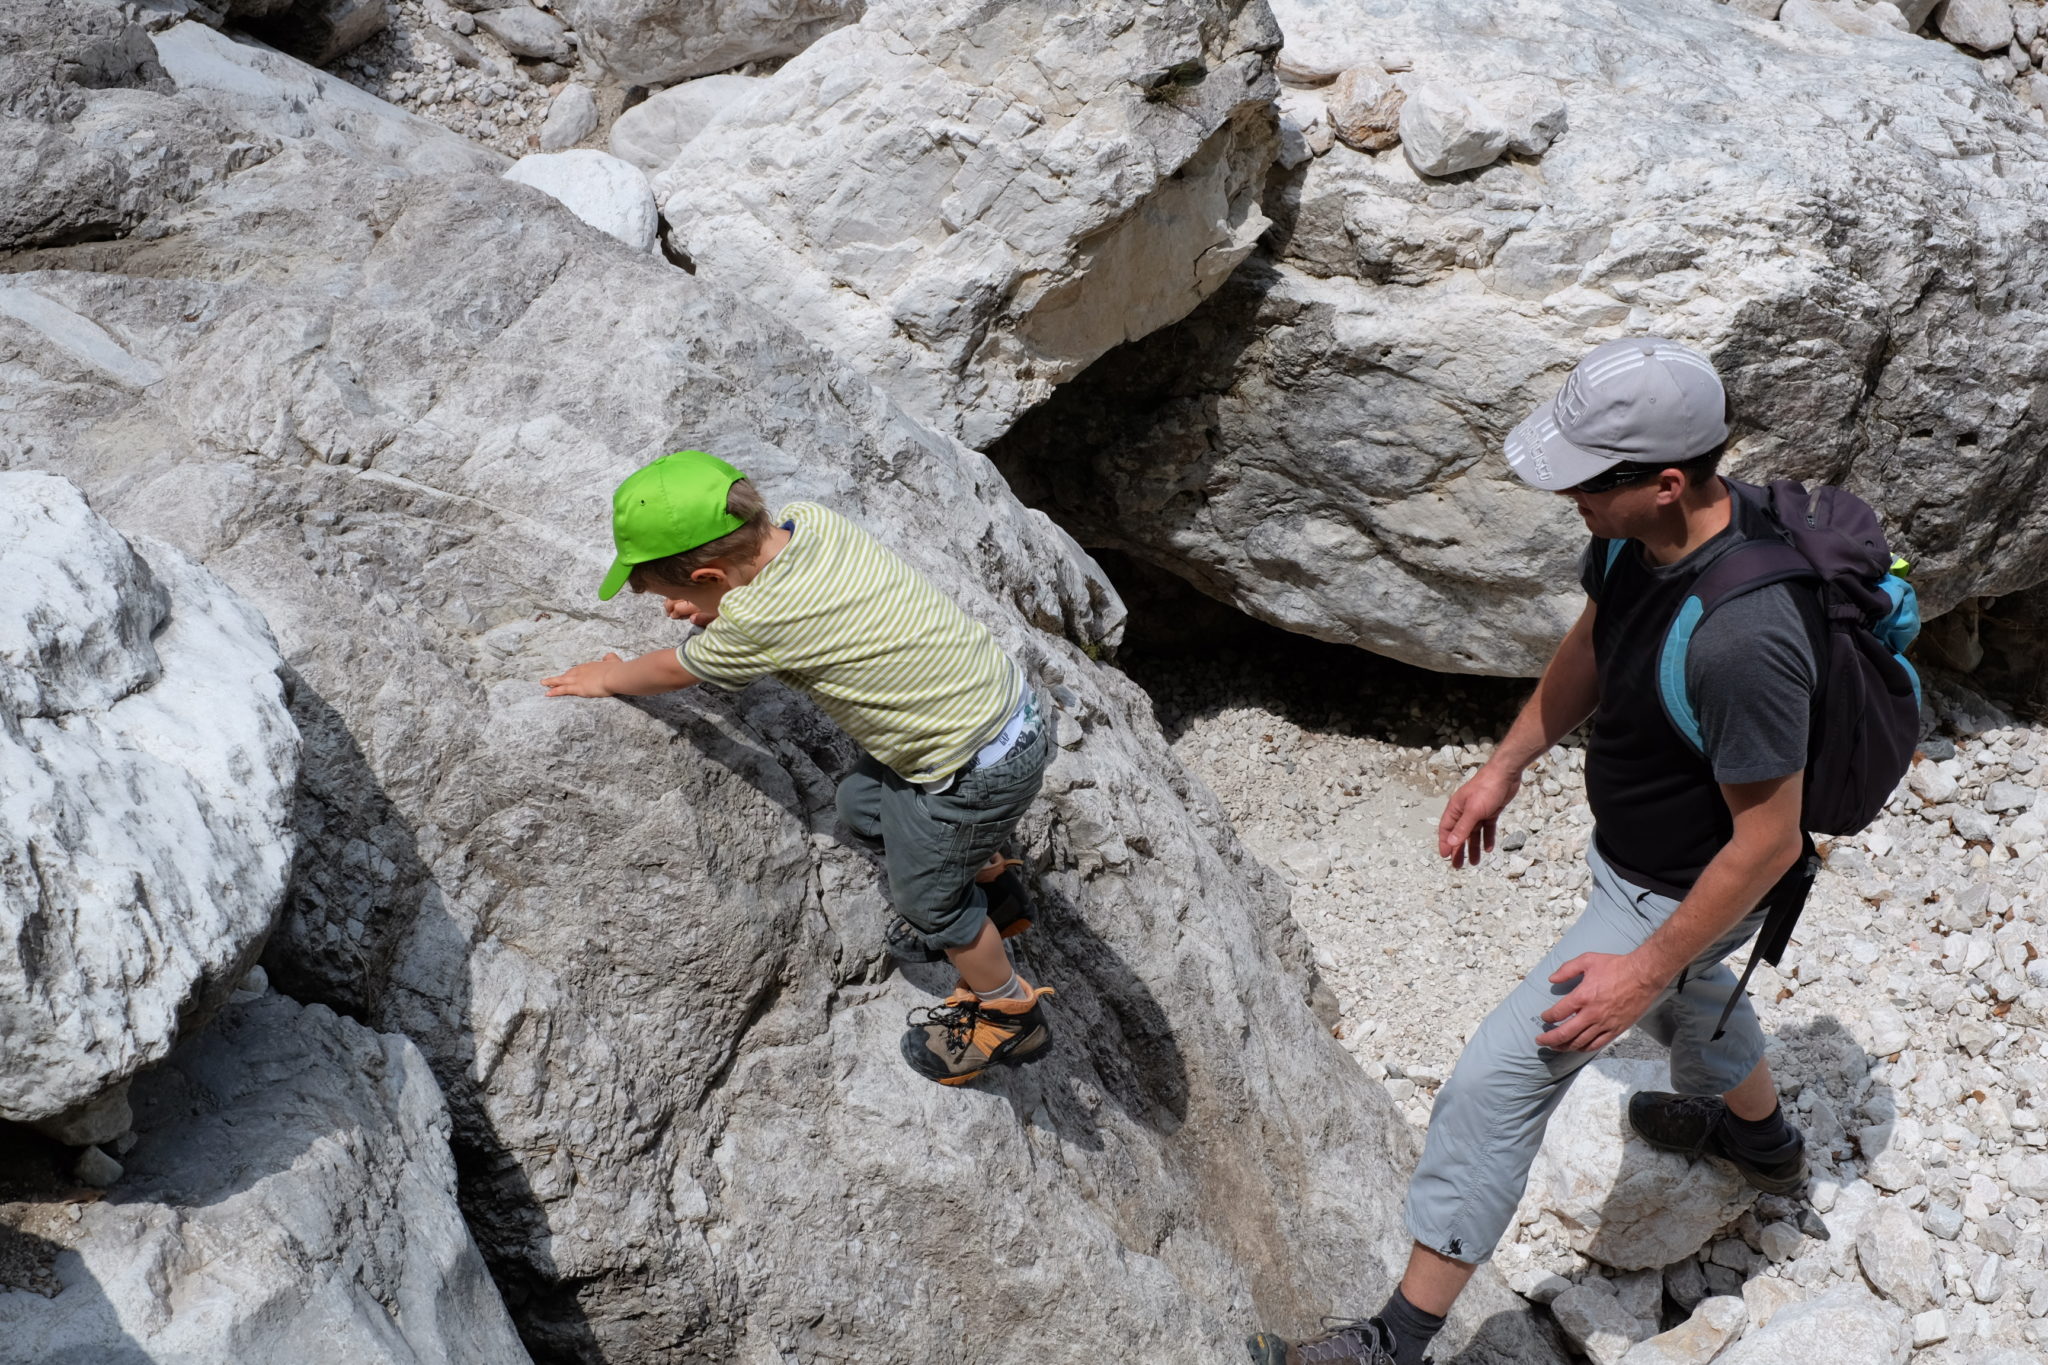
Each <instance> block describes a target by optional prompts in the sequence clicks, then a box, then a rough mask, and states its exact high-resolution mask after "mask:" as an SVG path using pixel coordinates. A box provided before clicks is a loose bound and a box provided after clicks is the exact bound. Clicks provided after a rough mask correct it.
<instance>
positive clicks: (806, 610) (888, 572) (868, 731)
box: [676, 502, 1024, 782]
mask: <svg viewBox="0 0 2048 1365" xmlns="http://www.w3.org/2000/svg"><path fill="white" fill-rule="evenodd" d="M777 521H778V522H791V523H794V525H795V530H794V531H793V533H792V534H791V536H790V540H789V544H787V545H785V546H784V547H783V548H782V552H781V553H780V554H778V555H776V556H775V558H773V559H771V560H769V561H768V562H767V563H766V564H765V565H763V566H762V568H761V572H760V573H758V574H756V575H755V577H754V581H753V582H751V583H748V584H747V585H746V586H744V587H739V588H734V589H733V590H732V591H730V592H728V593H727V594H726V595H725V598H724V600H723V601H721V602H720V603H719V606H718V619H717V620H715V621H713V622H712V623H711V624H710V625H709V626H707V627H705V629H704V632H703V634H701V635H697V636H693V637H692V638H690V639H689V640H686V641H684V642H683V645H682V647H681V648H680V649H678V650H677V651H676V652H677V654H678V656H679V657H680V658H681V660H682V664H683V667H684V668H687V669H689V670H690V672H692V673H694V674H696V675H697V676H698V677H700V678H702V679H704V680H705V681H706V682H714V683H717V684H719V685H720V686H721V687H735V688H736V687H745V686H746V685H747V684H748V683H750V682H753V681H754V680H755V679H756V678H768V677H772V678H776V679H778V680H780V681H781V682H783V683H785V684H787V685H789V686H791V687H794V688H797V689H799V690H801V691H803V692H806V693H809V694H810V696H811V697H813V698H814V699H815V700H816V701H817V703H818V705H819V706H820V707H821V708H823V710H824V712H825V714H826V715H828V716H830V717H832V719H833V720H834V721H836V722H838V724H839V727H840V728H841V729H843V730H845V731H846V733H847V734H849V735H851V736H852V737H853V738H854V740H855V741H856V742H857V743H859V744H860V746H861V747H862V748H864V749H866V750H867V751H868V752H869V753H871V754H873V755H874V756H875V757H876V758H877V759H879V760H880V761H881V762H883V763H886V764H888V765H889V766H890V767H891V768H894V769H895V770H896V771H897V772H898V773H899V774H901V775H902V776H903V777H904V778H906V779H908V780H910V781H912V782H934V781H937V780H939V779H941V778H944V777H946V776H947V775H948V774H950V773H952V772H953V771H954V770H955V769H957V768H958V767H959V766H960V765H961V764H963V763H965V762H966V761H967V760H968V759H969V758H970V757H972V756H973V754H974V752H975V751H976V750H978V749H980V748H981V747H982V746H983V745H984V744H986V743H988V742H989V741H990V740H991V739H993V738H995V736H996V735H997V734H998V733H999V732H1000V731H1001V730H1002V728H1003V724H1004V722H1006V721H1008V720H1009V718H1010V714H1011V713H1012V712H1013V711H1015V710H1016V709H1017V705H1018V703H1019V702H1020V701H1021V700H1022V699H1023V694H1024V676H1023V674H1022V673H1021V672H1020V671H1019V670H1018V668H1017V666H1016V665H1015V664H1014V663H1012V662H1010V659H1009V656H1008V655H1006V654H1004V653H1003V651H1002V648H1001V646H999V645H997V644H996V641H995V637H994V636H993V635H991V634H989V631H988V627H986V626H984V625H982V624H981V623H980V622H978V621H975V620H973V619H972V618H971V617H969V616H968V615H967V613H966V612H964V611H962V610H960V608H959V607H958V606H956V605H955V604H954V603H953V601H952V599H951V598H949V597H947V596H946V595H945V594H944V593H942V592H940V591H939V590H938V589H937V588H935V587H933V586H932V585H931V583H930V581H928V580H927V579H926V578H925V577H924V575H923V574H920V573H919V572H918V571H917V570H915V569H913V568H911V567H910V566H909V565H908V564H906V563H904V562H903V561H902V560H901V559H899V558H897V556H896V555H895V554H894V553H892V552H891V551H890V550H889V549H888V548H887V547H886V546H884V545H882V544H881V543H880V542H879V541H877V540H876V539H875V538H874V537H873V536H870V535H869V534H868V533H867V532H865V531H863V530H861V529H860V528H859V527H858V526H855V525H854V524H853V523H852V522H850V521H848V520H847V519H846V518H844V517H842V516H840V515H838V514H837V513H835V512H831V511H828V510H827V509H825V508H823V507H820V506H819V505H818V504H816V503H812V502H798V503H791V504H790V505H789V506H788V507H785V508H783V509H782V511H781V513H780V514H779V516H778V517H777Z"/></svg>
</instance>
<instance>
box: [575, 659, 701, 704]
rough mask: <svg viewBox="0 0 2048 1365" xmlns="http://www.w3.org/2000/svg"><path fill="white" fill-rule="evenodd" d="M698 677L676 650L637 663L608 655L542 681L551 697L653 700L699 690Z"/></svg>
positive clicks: (637, 660)
mask: <svg viewBox="0 0 2048 1365" xmlns="http://www.w3.org/2000/svg"><path fill="white" fill-rule="evenodd" d="M698 681H699V679H698V677H697V675H696V674H694V673H692V672H690V670H689V669H687V668H684V667H683V661H682V660H681V659H680V658H678V657H677V655H676V651H675V650H673V649H657V650H652V651H650V652H648V653H646V654H642V655H641V656H640V657H639V658H637V659H621V658H620V657H619V656H618V655H616V654H607V655H605V656H604V657H603V658H602V659H599V660H597V661H596V662H594V663H587V664H577V665H576V666H575V667H574V668H571V669H568V670H567V671H565V672H562V673H558V674H556V675H555V676H554V677H552V678H543V679H541V685H542V686H544V687H546V688H547V690H548V693H547V694H548V695H549V696H550V697H651V696H653V695H655V694H656V693H658V692H674V691H676V690H677V689H678V688H683V687H692V686H695V685H696V683H697V682H698Z"/></svg>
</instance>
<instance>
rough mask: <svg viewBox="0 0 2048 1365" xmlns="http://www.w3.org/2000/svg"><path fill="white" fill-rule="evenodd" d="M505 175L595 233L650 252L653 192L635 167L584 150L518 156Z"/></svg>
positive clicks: (654, 222) (654, 221)
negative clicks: (536, 193)
mask: <svg viewBox="0 0 2048 1365" xmlns="http://www.w3.org/2000/svg"><path fill="white" fill-rule="evenodd" d="M505 178H506V179H507V180H510V181H513V182H515V183H517V184H521V185H526V186H529V187H531V188H533V189H536V190H539V191H540V192H541V193H542V194H545V195H547V196H548V197H549V198H550V199H553V200H555V201H556V202H557V203H559V204H561V205H562V206H563V207H565V208H567V209H568V210H569V212H571V213H573V214H575V215H576V216H577V217H578V218H580V219H582V220H583V221H584V222H586V223H588V224H590V226H592V227H594V228H596V229H597V230H598V231H599V232H602V233H605V234H606V235H608V236H611V237H616V238H617V239H618V240H619V241H622V242H624V243H625V244H626V245H627V246H629V247H631V248H633V249H634V250H635V251H652V250H653V249H654V242H655V232H656V230H657V228H658V227H659V226H660V223H659V220H658V219H657V218H656V217H655V215H654V195H653V194H652V193H651V192H649V190H648V188H647V176H646V173H645V172H643V171H642V170H641V169H640V168H639V167H638V166H635V165H633V164H632V163H631V162H629V161H621V160H619V158H617V157H615V156H611V155H608V154H607V153H604V152H596V151H591V150H589V149H588V148H584V149H581V150H577V151H573V152H535V153H534V154H533V155H531V156H522V157H520V158H519V159H518V160H517V161H515V162H513V163H512V169H511V170H509V171H506V172H505Z"/></svg>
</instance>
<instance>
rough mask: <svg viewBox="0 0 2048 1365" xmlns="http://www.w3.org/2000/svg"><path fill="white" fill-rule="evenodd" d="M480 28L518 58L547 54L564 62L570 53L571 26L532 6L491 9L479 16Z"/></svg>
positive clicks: (477, 19)
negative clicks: (569, 29)
mask: <svg viewBox="0 0 2048 1365" xmlns="http://www.w3.org/2000/svg"><path fill="white" fill-rule="evenodd" d="M476 22H477V27H479V28H481V29H482V30H483V31H484V32H485V33H488V34H489V35H490V36H491V37H493V38H495V39H497V40H498V42H499V43H500V44H502V45H503V46H504V49H505V50H506V51H507V52H509V53H511V54H512V55H513V56H515V57H547V58H551V59H553V60H555V61H561V60H562V59H564V58H566V57H567V56H568V55H569V40H568V39H567V37H565V36H564V35H565V34H566V33H567V31H568V26H567V25H566V24H564V23H563V22H562V21H561V20H559V19H557V18H555V17H554V16H553V15H552V14H545V13H543V12H541V11H540V10H537V9H534V8H533V7H532V6H530V5H520V6H518V7H516V8H511V9H490V10H485V11H484V12H483V13H482V14H479V15H477V16H476Z"/></svg>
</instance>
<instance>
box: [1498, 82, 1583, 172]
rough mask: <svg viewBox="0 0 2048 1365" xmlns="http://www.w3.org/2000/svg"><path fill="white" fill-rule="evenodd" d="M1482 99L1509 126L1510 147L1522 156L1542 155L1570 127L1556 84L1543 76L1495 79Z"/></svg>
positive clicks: (1509, 148) (1562, 97) (1510, 149)
mask: <svg viewBox="0 0 2048 1365" xmlns="http://www.w3.org/2000/svg"><path fill="white" fill-rule="evenodd" d="M1479 98H1480V99H1481V100H1482V101H1483V102H1484V103H1485V105H1486V107H1487V108H1489V109H1491V110H1493V112H1494V113H1496V114H1498V115H1500V120H1501V122H1502V123H1504V124H1506V125H1507V129H1508V150H1509V151H1511V152H1516V153H1519V154H1520V155H1522V156H1541V155H1542V154H1543V152H1544V151H1545V150H1546V149H1547V148H1548V147H1549V146H1550V144H1551V143H1553V142H1555V141H1557V139H1558V138H1560V137H1562V136H1563V135H1564V131H1565V129H1566V128H1567V127H1569V126H1570V122H1569V119H1568V117H1567V111H1566V109H1565V101H1564V96H1563V95H1561V94H1559V93H1558V90H1557V83H1556V82H1555V81H1551V80H1546V79H1544V78H1543V77H1541V76H1523V77H1519V78H1517V79H1515V80H1511V81H1495V82H1492V83H1490V84H1488V85H1486V86H1484V87H1482V88H1481V90H1480V92H1479Z"/></svg>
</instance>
